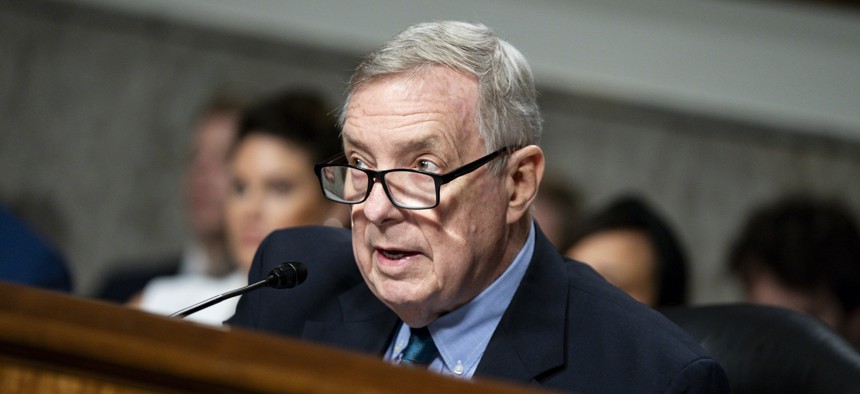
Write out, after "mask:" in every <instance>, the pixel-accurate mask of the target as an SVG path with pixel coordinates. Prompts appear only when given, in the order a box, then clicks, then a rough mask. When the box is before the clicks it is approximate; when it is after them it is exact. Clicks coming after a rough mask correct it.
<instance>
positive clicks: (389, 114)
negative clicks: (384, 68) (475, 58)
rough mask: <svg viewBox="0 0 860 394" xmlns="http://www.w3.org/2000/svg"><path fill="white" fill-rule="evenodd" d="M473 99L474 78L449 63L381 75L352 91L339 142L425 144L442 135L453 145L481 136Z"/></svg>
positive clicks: (433, 141)
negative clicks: (421, 69) (382, 76)
mask: <svg viewBox="0 0 860 394" xmlns="http://www.w3.org/2000/svg"><path fill="white" fill-rule="evenodd" d="M477 100H478V84H477V79H476V78H474V77H472V76H470V75H468V74H464V73H461V72H458V71H455V70H452V69H450V68H446V67H441V66H434V67H432V68H429V69H426V70H423V71H421V72H418V73H408V74H396V75H390V76H386V77H384V78H380V79H377V80H374V81H373V82H369V83H367V84H365V85H363V86H362V87H360V88H359V89H358V90H356V91H355V92H354V93H353V95H352V97H351V99H350V103H349V105H348V108H347V112H346V117H345V122H344V128H343V137H344V142H345V143H346V144H347V145H349V144H370V143H373V144H379V143H386V142H392V141H394V140H399V141H406V140H410V141H411V142H410V143H411V144H414V145H422V144H423V145H429V144H437V143H439V142H441V141H442V140H447V142H448V144H447V145H449V146H452V147H455V146H457V145H459V144H462V143H465V142H466V140H471V139H474V138H480V137H479V136H478V134H477V127H476V119H477V116H476V109H477ZM380 137H384V140H380Z"/></svg>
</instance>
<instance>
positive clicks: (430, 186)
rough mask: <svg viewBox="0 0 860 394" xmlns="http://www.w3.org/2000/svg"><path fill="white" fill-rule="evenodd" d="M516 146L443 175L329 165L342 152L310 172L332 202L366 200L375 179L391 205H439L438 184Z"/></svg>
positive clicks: (472, 169)
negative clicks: (315, 176) (314, 174)
mask: <svg viewBox="0 0 860 394" xmlns="http://www.w3.org/2000/svg"><path fill="white" fill-rule="evenodd" d="M519 148H520V147H518V146H507V147H504V148H502V149H499V150H497V151H495V152H493V153H490V154H489V155H486V156H484V157H482V158H480V159H478V160H475V161H473V162H471V163H469V164H466V165H464V166H462V167H460V168H458V169H456V170H453V171H451V172H449V173H447V174H443V175H439V174H433V173H429V172H424V171H418V170H412V169H404V168H400V169H393V170H385V171H373V170H367V169H364V168H358V167H354V166H351V165H346V164H332V163H333V162H335V161H339V160H342V159H343V154H341V155H338V156H337V157H335V158H334V159H332V160H329V161H327V162H326V163H321V164H317V165H315V166H314V172H315V173H316V174H317V178H319V180H320V186H321V187H322V191H323V194H325V197H326V198H328V199H329V200H332V201H334V202H339V203H343V204H359V203H362V202H364V200H367V197H368V196H369V195H370V191H371V190H372V188H373V182H374V181H376V182H380V183H382V188H383V189H384V190H385V194H386V195H387V196H388V199H389V200H391V203H392V204H394V205H395V206H397V207H400V208H405V209H430V208H434V207H436V206H437V205H439V189H440V188H441V187H442V185H444V184H446V183H448V182H451V181H453V180H454V179H457V178H459V177H461V176H463V175H466V174H468V173H470V172H472V171H475V170H477V169H478V168H480V167H481V166H483V165H484V164H487V163H489V162H491V161H493V160H494V159H496V158H497V157H499V156H501V155H502V154H509V153H511V152H513V151H515V150H517V149H519Z"/></svg>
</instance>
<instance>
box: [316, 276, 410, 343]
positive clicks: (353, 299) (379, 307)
mask: <svg viewBox="0 0 860 394" xmlns="http://www.w3.org/2000/svg"><path fill="white" fill-rule="evenodd" d="M337 306H338V307H339V308H340V312H341V314H338V315H340V316H342V319H343V320H329V321H308V322H306V323H305V326H304V331H303V333H302V337H303V338H306V339H309V340H312V341H315V342H320V343H325V344H330V345H334V346H337V347H341V348H347V349H353V350H358V351H361V352H365V353H370V354H375V355H379V356H381V355H383V353H384V352H385V350H386V349H388V344H389V343H390V342H391V337H392V335H394V331H395V329H396V328H397V327H399V323H400V319H399V318H398V317H397V315H395V314H394V312H392V311H391V310H390V309H388V307H387V306H385V304H383V303H382V302H380V301H379V300H378V299H377V298H376V297H375V296H374V295H373V293H372V292H371V291H370V289H368V288H367V285H365V284H364V282H362V283H359V284H357V285H356V286H354V287H353V288H352V289H350V290H348V291H347V292H344V293H342V294H341V295H340V296H339V297H338V302H337Z"/></svg>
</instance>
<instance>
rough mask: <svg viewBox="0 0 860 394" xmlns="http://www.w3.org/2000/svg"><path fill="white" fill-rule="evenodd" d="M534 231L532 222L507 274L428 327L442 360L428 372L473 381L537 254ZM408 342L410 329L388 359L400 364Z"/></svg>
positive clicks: (403, 327)
mask: <svg viewBox="0 0 860 394" xmlns="http://www.w3.org/2000/svg"><path fill="white" fill-rule="evenodd" d="M534 244H535V227H534V222H532V225H531V228H530V230H529V236H528V238H527V239H526V243H525V244H524V245H523V248H522V249H521V250H520V252H519V253H518V254H517V257H516V258H514V261H513V262H512V263H511V265H510V266H509V267H508V269H507V270H505V272H504V273H503V274H502V276H500V277H499V279H497V280H496V281H495V282H493V283H492V284H491V285H490V286H489V287H487V288H486V289H484V291H483V292H481V294H478V296H477V297H475V298H474V299H473V300H472V301H469V302H468V303H467V304H465V305H463V306H461V307H459V308H457V309H456V310H454V311H452V312H450V313H447V314H445V315H442V316H440V317H439V318H437V319H436V320H435V321H434V322H433V323H430V326H429V327H428V328H429V330H430V335H431V336H432V337H433V342H435V343H436V347H437V348H438V349H439V356H438V357H436V359H434V360H433V361H432V362H431V363H430V365H429V366H428V367H427V369H429V370H431V371H435V372H438V373H441V374H443V375H452V376H457V377H461V378H471V377H472V375H473V374H474V373H475V369H477V367H478V362H479V361H481V357H482V356H483V355H484V350H485V349H486V348H487V344H488V343H490V338H491V337H492V336H493V332H495V331H496V326H498V325H499V321H500V320H501V319H502V315H503V314H504V313H505V310H506V309H508V304H510V303H511V299H512V298H513V297H514V293H515V292H516V290H517V287H519V284H520V281H521V280H522V279H523V276H524V275H525V273H526V269H527V268H528V266H529V262H530V261H531V259H532V254H534ZM408 342H409V326H407V325H406V324H405V323H404V324H401V326H400V330H399V331H398V332H397V335H395V337H394V340H393V341H392V343H391V344H390V345H389V347H388V351H387V352H386V353H385V359H386V360H389V361H391V362H394V363H397V362H399V361H400V357H401V353H402V352H403V349H404V348H405V347H406V344H407V343H408Z"/></svg>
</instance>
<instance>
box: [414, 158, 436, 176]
mask: <svg viewBox="0 0 860 394" xmlns="http://www.w3.org/2000/svg"><path fill="white" fill-rule="evenodd" d="M415 169H417V170H418V171H424V172H432V173H438V172H439V170H440V168H439V166H437V165H436V164H435V163H433V162H432V161H430V160H418V164H417V165H416V166H415Z"/></svg>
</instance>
